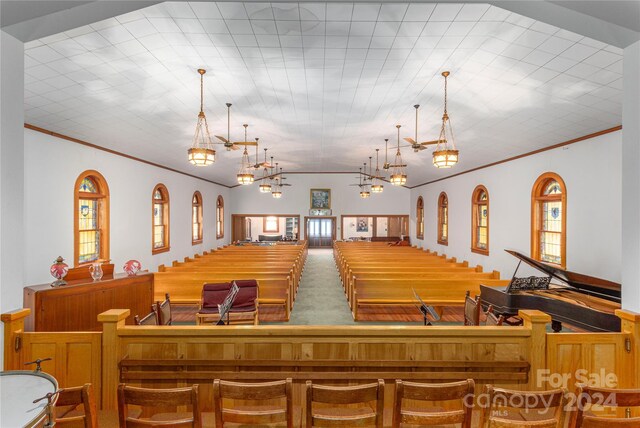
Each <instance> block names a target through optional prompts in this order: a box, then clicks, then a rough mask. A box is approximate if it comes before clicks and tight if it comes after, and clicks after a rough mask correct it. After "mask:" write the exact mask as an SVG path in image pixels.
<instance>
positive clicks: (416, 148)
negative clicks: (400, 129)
mask: <svg viewBox="0 0 640 428" xmlns="http://www.w3.org/2000/svg"><path fill="white" fill-rule="evenodd" d="M413 107H414V108H415V109H416V138H415V140H414V139H413V138H411V137H405V138H404V140H405V141H406V142H408V143H410V146H409V147H411V148H412V149H413V151H414V152H415V153H418V152H419V151H421V150H425V149H426V148H427V146H431V145H436V144H438V140H434V141H424V142H422V143H418V109H419V108H420V104H416V105H414V106H413Z"/></svg>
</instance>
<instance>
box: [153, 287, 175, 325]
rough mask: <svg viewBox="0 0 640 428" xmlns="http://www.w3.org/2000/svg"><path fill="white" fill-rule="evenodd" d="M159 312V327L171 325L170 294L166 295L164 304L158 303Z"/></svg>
mask: <svg viewBox="0 0 640 428" xmlns="http://www.w3.org/2000/svg"><path fill="white" fill-rule="evenodd" d="M156 311H157V312H158V325H171V322H172V319H171V299H169V293H165V295H164V302H156Z"/></svg>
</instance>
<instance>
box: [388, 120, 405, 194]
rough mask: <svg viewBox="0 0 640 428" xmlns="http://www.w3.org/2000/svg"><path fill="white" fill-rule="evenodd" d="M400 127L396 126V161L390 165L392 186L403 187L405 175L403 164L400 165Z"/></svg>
mask: <svg viewBox="0 0 640 428" xmlns="http://www.w3.org/2000/svg"><path fill="white" fill-rule="evenodd" d="M400 127H401V125H396V128H397V129H398V148H397V150H396V159H395V162H394V164H393V165H390V167H391V168H393V170H392V171H391V178H390V181H391V184H392V185H394V186H404V185H405V183H406V182H407V173H406V172H405V170H404V168H405V167H406V165H405V164H403V163H402V156H401V155H400Z"/></svg>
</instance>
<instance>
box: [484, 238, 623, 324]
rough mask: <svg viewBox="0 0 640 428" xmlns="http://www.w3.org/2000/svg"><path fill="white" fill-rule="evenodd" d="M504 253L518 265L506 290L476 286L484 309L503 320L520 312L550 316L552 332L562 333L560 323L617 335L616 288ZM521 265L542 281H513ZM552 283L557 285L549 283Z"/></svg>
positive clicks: (529, 279)
mask: <svg viewBox="0 0 640 428" xmlns="http://www.w3.org/2000/svg"><path fill="white" fill-rule="evenodd" d="M505 251H506V252H507V253H509V254H511V255H512V256H514V257H516V258H518V259H519V260H520V262H518V267H516V271H515V272H514V274H513V278H512V279H511V282H510V283H509V285H508V286H507V287H487V286H484V285H480V298H481V300H482V305H483V306H484V307H488V306H489V305H493V310H494V312H495V313H496V314H500V315H504V316H505V318H507V319H508V318H509V317H513V316H515V315H517V314H518V310H520V309H538V310H540V311H543V312H546V313H547V314H549V315H550V316H551V318H552V320H553V322H552V329H553V330H554V331H560V330H561V329H562V322H566V323H569V324H572V325H574V326H576V327H579V328H581V329H584V330H588V331H620V318H618V317H617V316H616V315H615V310H616V309H620V284H618V283H615V282H611V281H607V280H604V279H600V278H594V277H591V276H587V275H583V274H580V273H575V272H570V271H568V270H564V269H561V268H559V267H557V266H553V265H550V264H547V263H543V262H540V261H538V260H534V259H532V258H530V257H527V256H525V255H524V254H521V253H518V252H517V251H512V250H505ZM522 262H525V263H526V264H528V265H529V266H532V267H533V268H535V269H537V270H539V271H541V272H543V273H545V274H546V277H535V276H531V277H524V278H518V277H516V274H517V272H518V268H519V267H520V265H521V263H522ZM552 279H554V280H559V281H560V282H561V284H555V283H552V282H551V280H552Z"/></svg>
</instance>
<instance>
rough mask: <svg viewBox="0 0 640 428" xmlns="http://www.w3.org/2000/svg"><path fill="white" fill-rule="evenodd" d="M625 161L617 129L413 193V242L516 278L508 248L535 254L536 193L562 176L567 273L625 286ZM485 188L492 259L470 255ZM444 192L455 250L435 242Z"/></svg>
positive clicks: (450, 240)
mask: <svg viewBox="0 0 640 428" xmlns="http://www.w3.org/2000/svg"><path fill="white" fill-rule="evenodd" d="M462 155H464V153H462ZM621 162H622V159H621V132H619V131H618V132H614V133H610V134H606V135H603V136H600V137H596V138H592V139H590V140H585V141H581V142H578V143H575V144H571V145H569V146H565V147H562V148H558V149H554V150H549V151H546V152H542V153H539V154H537V155H533V156H527V157H524V158H521V159H518V160H515V161H512V162H507V163H503V164H500V165H496V166H494V167H490V168H485V169H481V170H478V171H475V172H471V173H468V174H463V175H460V176H458V177H454V178H451V179H447V180H443V181H439V182H436V183H432V184H428V185H425V186H421V187H417V188H414V189H412V190H411V221H410V228H411V240H412V242H417V243H418V245H419V246H421V247H424V248H429V249H431V250H435V251H438V252H440V253H446V254H448V255H450V256H455V257H457V258H458V259H462V260H468V261H469V263H471V264H472V265H476V264H481V265H482V266H484V268H485V270H492V269H495V270H499V271H500V273H501V274H502V277H503V278H509V277H510V276H511V275H512V274H513V271H514V269H515V266H516V264H517V261H516V259H515V258H514V257H512V256H511V255H509V254H507V253H505V252H504V251H503V249H514V250H517V251H520V252H522V253H524V254H526V255H530V252H531V250H530V233H531V220H530V219H531V189H532V187H533V184H534V183H535V181H536V179H537V178H538V177H539V176H540V175H541V174H543V173H544V172H549V171H550V172H555V173H557V174H559V175H560V176H561V177H562V178H563V180H564V182H565V184H566V186H567V263H566V265H567V269H568V270H571V271H575V272H580V273H584V274H587V275H592V276H596V277H599V278H605V279H609V280H612V281H616V282H620V273H621V268H622V267H621V227H620V219H621V171H620V167H621ZM479 184H482V185H484V186H485V187H486V188H487V190H488V191H489V201H490V202H489V215H490V218H489V221H490V223H489V233H490V235H489V246H490V248H489V249H490V254H489V256H483V255H480V254H476V253H472V252H471V194H472V192H473V189H474V188H475V187H476V186H477V185H479ZM442 191H444V192H446V193H447V196H448V198H449V245H448V246H444V245H438V244H437V239H436V228H437V199H438V195H439V194H440V192H442ZM419 196H422V197H423V198H424V206H425V239H424V240H416V239H415V234H416V229H415V226H416V221H415V220H416V219H415V215H416V210H415V207H416V202H417V199H418V197H419ZM636 215H637V213H636ZM636 218H637V217H636Z"/></svg>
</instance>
